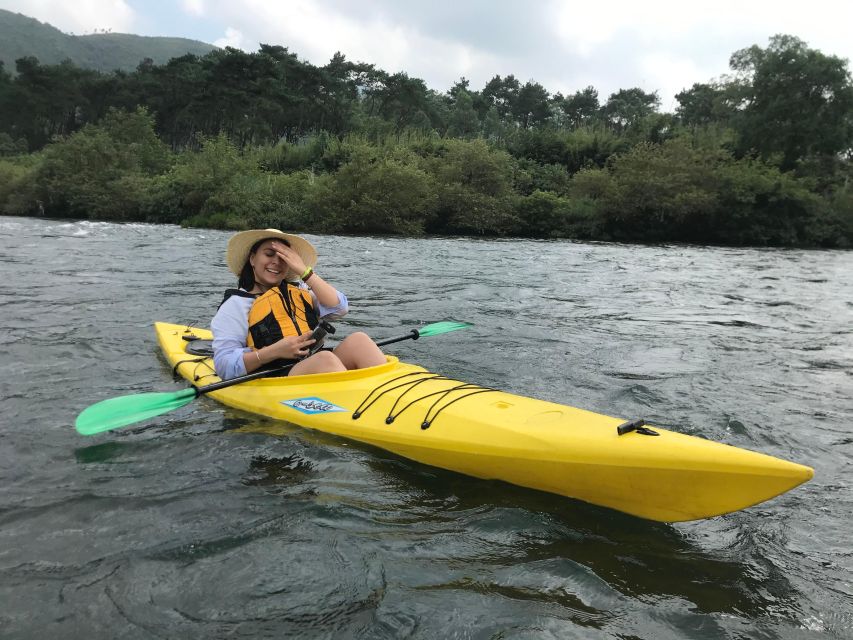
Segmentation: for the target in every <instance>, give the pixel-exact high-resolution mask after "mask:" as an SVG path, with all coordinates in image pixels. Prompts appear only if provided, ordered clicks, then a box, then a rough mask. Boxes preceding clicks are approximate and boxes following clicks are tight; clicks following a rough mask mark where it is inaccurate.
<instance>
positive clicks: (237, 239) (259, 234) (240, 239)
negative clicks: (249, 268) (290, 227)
mask: <svg viewBox="0 0 853 640" xmlns="http://www.w3.org/2000/svg"><path fill="white" fill-rule="evenodd" d="M269 238H278V239H280V240H287V243H288V244H289V245H290V247H291V249H293V250H294V251H296V253H298V254H299V257H300V258H302V261H303V262H304V263H305V266H306V267H313V266H314V265H315V264H316V263H317V250H316V249H315V248H314V245H312V244H311V243H310V242H308V241H307V240H306V239H305V238H300V237H299V236H295V235H293V234H290V233H284V232H282V231H279V230H278V229H252V230H251V231H241V232H240V233H235V234H234V235H233V236H231V239H230V240H229V241H228V248H227V249H226V250H225V264H227V265H228V268H229V269H231V271H232V272H234V273H235V274H237V275H238V276H239V275H240V272H241V271H242V270H243V266H244V265H245V264H246V260H248V259H249V251H251V249H252V245H254V244H255V243H256V242H258V241H259V240H267V239H269ZM301 275H302V274H301V273H296V272H295V271H294V270H293V269H288V270H287V273H286V274H284V279H285V280H298V279H299V276H301Z"/></svg>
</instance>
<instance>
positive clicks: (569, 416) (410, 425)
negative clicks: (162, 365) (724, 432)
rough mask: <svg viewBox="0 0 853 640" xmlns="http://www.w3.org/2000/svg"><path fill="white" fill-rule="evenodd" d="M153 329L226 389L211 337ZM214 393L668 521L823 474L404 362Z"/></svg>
mask: <svg viewBox="0 0 853 640" xmlns="http://www.w3.org/2000/svg"><path fill="white" fill-rule="evenodd" d="M155 328H156V331H157V338H158V340H159V342H160V346H161V348H162V349H163V353H164V354H165V356H166V359H167V360H168V361H169V363H170V364H171V365H172V366H173V367H176V371H177V373H179V374H180V375H181V376H183V377H184V378H186V379H187V380H189V381H190V382H192V383H193V384H195V385H198V386H201V385H207V384H211V383H214V382H218V381H219V378H218V377H217V376H216V375H215V374H214V372H213V362H212V359H211V358H203V357H194V356H192V355H190V354H188V353H187V350H186V348H187V344H188V342H187V339H188V338H189V337H190V336H195V337H197V338H200V339H208V340H209V339H210V338H211V335H210V332H209V331H207V330H205V329H200V328H196V327H187V326H184V325H175V324H166V323H162V322H158V323H156V324H155ZM208 395H210V396H211V397H212V398H214V399H216V400H218V401H219V402H222V403H223V404H226V405H228V406H230V407H234V408H237V409H242V410H244V411H250V412H252V413H256V414H260V415H264V416H268V417H270V418H275V419H277V420H284V421H287V422H290V423H293V424H297V425H300V426H303V427H307V428H310V429H317V430H318V431H324V432H327V433H333V434H336V435H338V436H342V437H345V438H350V439H352V440H358V441H360V442H366V443H368V444H371V445H374V446H377V447H381V448H382V449H386V450H388V451H391V452H393V453H395V454H398V455H401V456H403V457H406V458H409V459H411V460H416V461H418V462H422V463H424V464H428V465H432V466H435V467H440V468H442V469H449V470H452V471H457V472H459V473H464V474H467V475H470V476H474V477H476V478H485V479H495V480H503V481H506V482H510V483H512V484H516V485H520V486H523V487H530V488H532V489H539V490H541V491H548V492H551V493H556V494H560V495H563V496H568V497H570V498H575V499H578V500H583V501H585V502H589V503H592V504H595V505H600V506H603V507H609V508H611V509H617V510H619V511H623V512H625V513H630V514H633V515H635V516H639V517H641V518H648V519H650V520H658V521H662V522H680V521H685V520H698V519H700V518H710V517H712V516H717V515H721V514H724V513H730V512H732V511H737V510H739V509H744V508H746V507H749V506H751V505H754V504H758V503H760V502H763V501H765V500H769V499H770V498H773V497H775V496H778V495H779V494H781V493H784V492H785V491H788V490H790V489H793V488H794V487H796V486H798V485H800V484H802V483H803V482H806V481H807V480H809V479H811V478H812V477H813V475H814V471H813V470H812V469H811V468H810V467H806V466H803V465H800V464H796V463H793V462H788V461H786V460H780V459H779V458H774V457H772V456H768V455H764V454H761V453H755V452H753V451H747V450H746V449H739V448H737V447H731V446H728V445H725V444H720V443H717V442H712V441H710V440H705V439H702V438H697V437H694V436H687V435H682V434H679V433H674V432H672V431H667V430H665V429H661V428H658V427H655V426H652V425H642V424H638V423H633V424H632V423H630V422H626V421H625V420H623V419H619V418H614V417H610V416H605V415H601V414H598V413H593V412H591V411H585V410H583V409H576V408H574V407H569V406H566V405H562V404H556V403H553V402H545V401H543V400H536V399H533V398H527V397H524V396H518V395H514V394H510V393H505V392H502V391H498V390H495V389H488V388H484V387H480V386H477V385H474V384H468V383H464V382H461V381H459V380H453V379H450V378H446V377H444V376H441V375H438V374H435V373H432V372H430V371H427V370H426V369H424V368H422V367H418V366H416V365H412V364H407V363H405V362H401V361H400V360H398V359H397V358H396V357H394V356H388V357H387V362H386V364H383V365H380V366H377V367H371V368H369V369H361V370H357V371H345V372H341V373H330V374H316V375H305V376H295V377H285V378H263V379H259V380H253V381H250V382H245V383H243V384H239V385H234V386H231V387H227V388H225V389H220V390H218V391H212V392H210V393H209V394H208ZM620 427H621V429H620ZM620 431H621V432H622V433H621V434H620V433H619V432H620Z"/></svg>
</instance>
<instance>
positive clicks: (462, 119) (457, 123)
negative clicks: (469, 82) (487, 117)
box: [447, 89, 480, 138]
mask: <svg viewBox="0 0 853 640" xmlns="http://www.w3.org/2000/svg"><path fill="white" fill-rule="evenodd" d="M449 124H450V126H449V127H448V129H447V133H448V135H451V136H454V137H456V138H471V137H474V136H476V135H477V133H479V131H480V120H479V118H477V112H476V111H474V100H473V99H472V98H471V94H470V93H468V92H467V91H466V90H465V89H458V90H457V91H456V95H455V104H454V105H453V111H452V112H451V114H450V123H449Z"/></svg>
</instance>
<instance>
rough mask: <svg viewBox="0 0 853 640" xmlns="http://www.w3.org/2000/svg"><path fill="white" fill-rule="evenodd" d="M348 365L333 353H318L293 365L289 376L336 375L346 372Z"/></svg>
mask: <svg viewBox="0 0 853 640" xmlns="http://www.w3.org/2000/svg"><path fill="white" fill-rule="evenodd" d="M346 370H347V367H346V365H345V364H344V363H343V362H341V360H340V358H338V356H336V355H335V354H334V353H332V352H331V351H318V352H317V353H315V354H314V355H313V356H310V357H308V358H305V360H301V361H300V362H297V363H296V364H295V365H293V368H292V369H291V370H290V373H288V374H287V375H289V376H304V375H306V374H308V373H334V372H335V371H346Z"/></svg>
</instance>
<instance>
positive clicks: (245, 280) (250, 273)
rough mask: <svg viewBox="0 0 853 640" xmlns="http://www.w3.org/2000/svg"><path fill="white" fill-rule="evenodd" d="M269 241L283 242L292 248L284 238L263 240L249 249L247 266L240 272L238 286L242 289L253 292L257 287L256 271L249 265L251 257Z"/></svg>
mask: <svg viewBox="0 0 853 640" xmlns="http://www.w3.org/2000/svg"><path fill="white" fill-rule="evenodd" d="M267 240H275V241H276V242H281V243H282V244H284V245H287V246H288V247H289V246H290V243H289V242H288V241H287V240H285V239H284V238H263V239H261V240H258V241H257V242H256V243H255V244H253V245H252V248H251V249H249V255H247V256H246V264H244V265H243V269H242V270H241V271H240V278H239V279H238V280H237V286H238V287H240V288H241V289H245V290H246V291H251V290H252V289H253V288H254V286H255V271H254V270H253V269H252V265H251V264H249V257H250V256H253V255H255V253H257V251H258V247H260V246H261V245H262V244H263V243H264V242H266V241H267Z"/></svg>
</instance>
